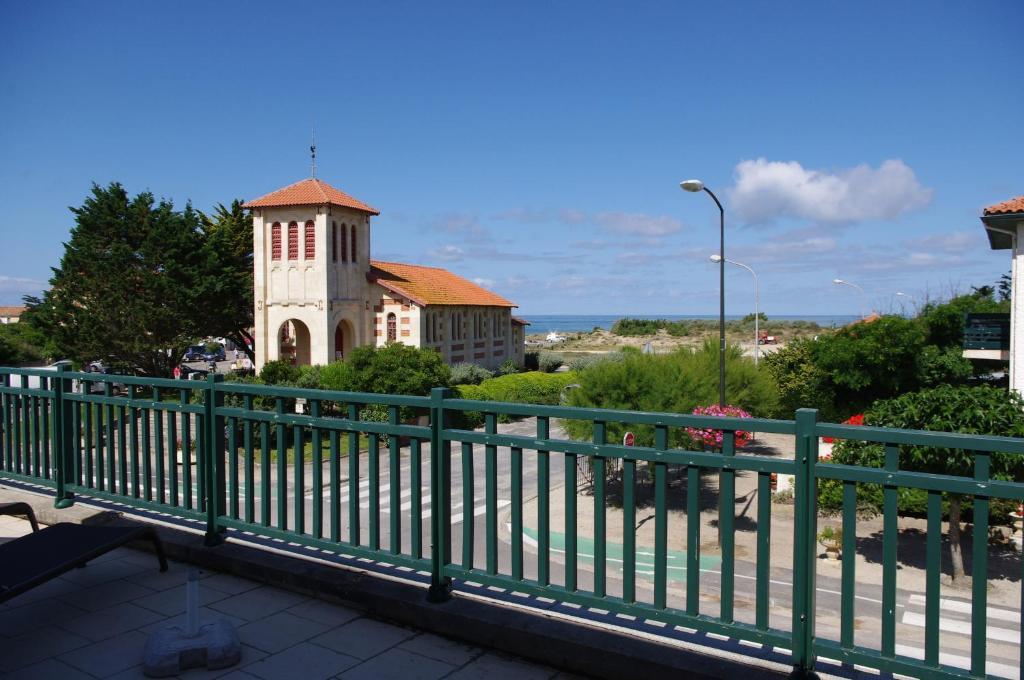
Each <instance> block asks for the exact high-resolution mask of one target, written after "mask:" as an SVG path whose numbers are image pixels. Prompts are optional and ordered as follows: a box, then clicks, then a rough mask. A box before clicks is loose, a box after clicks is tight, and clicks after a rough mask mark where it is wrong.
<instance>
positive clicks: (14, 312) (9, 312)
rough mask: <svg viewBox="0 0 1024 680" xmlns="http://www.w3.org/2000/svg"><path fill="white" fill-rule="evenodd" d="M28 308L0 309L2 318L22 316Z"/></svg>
mask: <svg viewBox="0 0 1024 680" xmlns="http://www.w3.org/2000/svg"><path fill="white" fill-rule="evenodd" d="M26 309H28V307H0V316H21V315H22V314H23V313H24V312H25V310H26Z"/></svg>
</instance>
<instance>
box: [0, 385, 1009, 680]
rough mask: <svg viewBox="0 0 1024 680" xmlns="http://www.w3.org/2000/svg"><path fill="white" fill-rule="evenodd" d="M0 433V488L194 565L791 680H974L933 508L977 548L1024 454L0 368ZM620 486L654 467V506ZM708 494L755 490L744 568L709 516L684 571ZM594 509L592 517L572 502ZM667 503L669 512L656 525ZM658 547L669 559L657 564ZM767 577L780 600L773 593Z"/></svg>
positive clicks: (870, 437)
mask: <svg viewBox="0 0 1024 680" xmlns="http://www.w3.org/2000/svg"><path fill="white" fill-rule="evenodd" d="M115 386H117V388H115ZM122 386H123V388H122ZM122 391H123V393H121V392H122ZM297 404H302V405H303V407H302V408H301V409H298V408H296V405H297ZM298 411H301V412H298ZM469 413H483V414H484V424H483V427H482V428H481V429H468V428H462V427H460V425H459V423H460V422H465V416H466V414H469ZM509 417H511V418H533V419H535V422H536V430H535V431H533V432H530V433H528V434H512V433H510V432H504V433H501V432H499V427H498V424H499V419H505V418H509ZM567 420H574V421H581V422H585V423H587V424H588V427H589V429H590V432H591V436H590V438H589V441H579V440H573V439H569V438H567V437H553V436H552V430H553V427H554V426H555V425H556V424H557V423H558V422H559V421H567ZM0 425H2V430H0V478H9V479H13V480H20V481H23V482H28V483H32V484H36V485H43V486H48V487H51V488H52V489H53V490H54V492H55V494H56V503H57V505H58V506H61V507H63V506H66V505H69V504H71V503H72V502H74V498H75V497H76V495H81V496H87V497H93V498H99V499H106V500H111V501H115V502H118V503H124V504H127V505H130V506H133V507H138V508H143V509H148V510H151V511H155V512H159V513H166V514H171V515H176V516H180V517H183V518H186V519H189V520H192V521H194V522H197V523H200V524H201V525H204V526H205V531H206V537H207V542H208V543H209V544H210V545H215V544H216V543H218V542H219V541H220V540H221V538H222V536H223V534H224V532H225V530H227V529H236V530H239V531H242V532H251V533H253V534H257V535H260V536H264V537H268V538H271V539H278V540H281V541H285V542H289V543H297V544H300V545H306V546H312V547H316V548H320V549H323V550H328V551H331V552H336V553H342V554H346V555H352V556H355V557H361V558H368V559H372V560H378V561H382V562H387V563H390V564H394V565H397V566H399V567H404V568H410V569H413V570H417V571H422V572H425V573H429V574H430V579H431V587H430V590H429V594H428V597H429V598H430V599H432V600H443V599H445V598H446V597H447V596H448V592H449V591H450V589H451V588H452V583H453V579H459V580H462V581H466V582H471V583H476V584H482V585H484V586H490V587H497V588H502V589H506V590H508V591H512V592H517V593H526V594H530V595H535V596H538V597H543V598H551V599H554V600H559V601H562V602H566V603H570V604H572V605H577V606H581V607H589V608H594V609H598V610H603V611H609V612H614V613H616V614H619V615H623V616H627V617H636V618H639V619H647V620H651V621H657V622H661V623H663V624H666V625H670V626H680V627H683V628H686V629H693V630H697V631H700V632H702V633H707V634H715V635H721V636H726V637H728V638H732V639H737V640H743V641H746V642H747V643H754V644H756V645H764V646H767V647H770V648H776V649H786V650H789V653H790V654H791V658H792V662H793V665H794V667H795V668H796V669H798V670H799V671H801V672H808V671H810V670H812V669H813V668H814V667H815V664H816V660H817V659H818V658H819V657H825V658H829V659H833V660H837V661H839V662H843V663H850V664H859V665H864V666H869V667H872V668H877V669H880V670H882V671H889V672H896V673H905V674H909V675H914V676H922V677H972V678H981V677H985V675H986V670H987V669H986V665H987V664H986V661H987V647H986V640H987V632H988V631H987V626H988V622H987V617H986V609H987V604H988V590H987V588H988V581H987V578H986V575H987V567H988V560H989V549H988V545H987V541H986V540H977V541H974V543H973V547H972V549H971V556H972V560H971V561H972V569H971V571H972V573H973V574H974V575H975V576H976V578H975V579H974V580H973V584H972V589H971V595H972V604H971V622H970V627H971V636H970V663H969V665H970V668H969V669H964V668H957V667H954V666H950V665H945V664H942V663H940V642H941V638H940V610H939V602H940V575H941V573H942V572H941V559H940V549H941V522H942V498H943V494H949V493H955V494H960V495H963V496H967V497H970V498H971V499H972V500H973V510H972V511H973V525H974V529H973V531H974V535H975V536H983V537H987V535H988V529H989V520H990V501H991V499H1011V500H1013V501H1017V502H1020V501H1021V500H1024V483H1021V480H1016V481H1013V482H1008V481H996V480H992V479H990V475H989V459H990V456H991V454H992V453H994V452H1004V453H1011V454H1024V440H1021V439H1016V438H1004V437H985V436H969V435H959V434H948V433H936V432H922V431H905V430H889V429H882V428H873V427H854V426H844V425H833V424H827V423H819V422H817V414H816V412H815V411H812V410H806V409H805V410H800V411H798V412H797V413H796V418H795V420H765V419H736V418H715V417H708V416H693V415H674V414H664V413H640V412H632V411H616V410H604V409H580V408H569V407H554V406H532V405H523V404H507V403H498V402H480V401H467V400H460V399H455V398H453V397H452V394H451V393H450V392H449V391H448V390H444V389H441V388H438V389H435V390H434V391H433V392H432V393H431V395H430V396H428V397H409V396H394V395H377V394H364V393H348V392H327V391H319V390H304V389H296V388H284V387H272V386H262V385H251V384H243V383H230V382H222V380H221V376H216V375H212V376H209V378H208V379H207V380H205V381H181V380H167V379H153V378H137V377H128V376H109V375H98V374H92V373H76V372H71V371H68V370H66V369H65V368H64V367H59V368H58V370H57V371H48V370H39V369H7V368H0ZM611 425H625V426H626V427H627V428H634V429H639V428H649V429H650V431H652V432H653V439H652V443H653V445H652V446H646V447H645V446H638V447H627V446H623V445H620V444H617V443H612V442H609V441H608V431H609V426H611ZM688 427H691V428H692V427H697V428H714V429H720V430H722V431H723V432H724V437H723V445H722V450H721V451H720V452H709V451H689V450H683V449H678V448H673V447H671V446H670V442H671V441H673V435H674V434H678V432H679V431H680V430H681V429H683V428H688ZM739 430H743V431H751V430H753V431H756V432H758V433H774V434H778V435H784V436H787V437H793V441H794V450H795V457H794V458H782V457H778V456H771V455H751V454H750V453H748V452H746V451H742V450H741V451H737V446H736V432H737V431H739ZM822 436H829V437H836V438H843V439H854V440H861V441H869V442H877V443H880V444H882V445H883V446H884V447H885V451H886V456H885V465H884V467H883V468H868V467H855V466H847V465H838V464H831V463H829V464H822V463H819V460H818V441H819V437H822ZM193 442H195V447H194V448H195V458H196V460H195V464H194V465H193V464H192V463H191V461H190V451H191V450H192V448H193V446H192V443H193ZM908 445H926V446H935V447H941V448H951V449H963V450H968V451H971V452H973V455H974V460H975V474H974V476H973V478H970V479H968V478H963V477H956V476H950V475H935V474H925V473H918V472H911V471H906V470H901V469H900V467H899V451H900V447H901V446H908ZM559 457H561V461H559V460H558V458H559ZM552 458H554V460H552ZM581 459H586V461H587V462H589V464H590V465H591V466H592V470H593V485H592V486H593V488H592V489H590V490H589V491H590V493H591V494H592V498H591V499H589V500H588V499H587V498H585V497H582V498H581V496H580V491H581V490H580V489H579V488H578V482H577V474H576V471H577V469H578V466H579V463H580V461H581ZM559 462H561V465H559ZM641 466H642V468H641ZM613 467H614V469H615V470H616V472H615V474H614V475H613V474H610V472H611V470H612V469H613ZM638 468H640V469H642V470H644V471H645V470H647V469H649V470H650V482H649V487H648V486H647V485H646V484H642V483H641V482H640V478H641V475H640V474H638V472H639V471H641V470H640V469H638ZM706 473H713V474H715V475H717V476H718V478H719V480H720V482H719V493H721V494H722V495H723V496H724V497H726V498H732V497H735V493H736V483H737V478H738V476H743V478H744V479H748V478H749V479H751V480H752V481H754V484H753V491H754V495H756V501H757V502H756V506H755V507H754V517H753V524H754V525H755V526H756V530H755V540H754V544H753V545H754V547H753V550H752V554H750V552H751V551H749V550H746V549H745V548H742V547H741V546H738V544H737V540H736V537H737V530H738V525H737V515H736V513H735V511H734V512H728V513H724V514H722V515H721V516H719V517H718V531H719V535H720V536H719V542H720V545H719V546H718V547H717V548H714V549H713V550H712V551H713V552H714V555H713V558H714V560H716V562H715V565H716V568H709V567H708V566H707V565H706V564H705V563H704V562H703V560H704V559H705V558H706V557H708V556H702V555H701V541H702V539H703V540H707V539H708V538H710V537H702V535H701V534H702V525H703V524H704V522H703V520H702V518H701V511H702V505H701V493H700V489H701V487H702V484H704V483H705V482H704V481H703V480H704V477H706V476H707V474H706ZM673 474H675V476H676V481H675V486H673V483H672V482H671V481H670V480H671V477H672V475H673ZM775 475H779V476H792V478H793V491H794V493H793V500H794V505H793V511H792V533H793V540H792V548H791V549H787V550H786V552H785V554H778V553H779V551H778V550H777V549H774V550H773V543H772V526H773V514H775V513H777V512H778V509H777V507H776V508H773V505H772V502H771V486H772V477H773V476H775ZM821 480H835V481H836V482H837V483H839V484H841V486H842V506H843V512H842V518H841V522H842V528H843V546H842V548H843V549H842V562H841V565H840V567H839V568H840V570H841V576H840V583H841V587H840V589H839V594H838V600H839V602H838V612H836V613H835V614H837V615H836V616H831V617H830V618H835V619H836V620H837V622H838V626H832V627H828V626H823V625H819V622H817V621H816V620H815V613H816V610H817V609H818V604H817V602H818V589H817V586H816V578H817V576H818V572H819V570H820V567H819V563H818V559H817V550H816V548H815V544H816V536H817V530H818V513H817V508H816V501H817V489H818V483H819V481H821ZM859 484H874V485H879V486H881V487H882V489H883V491H882V495H883V512H882V536H881V539H882V550H881V558H880V560H881V588H880V590H881V598H880V601H881V614H880V621H879V624H880V635H879V636H878V644H877V645H872V644H869V643H871V642H873V640H872V639H864V635H863V633H861V634H858V632H857V631H858V629H859V627H860V626H859V623H858V619H857V611H856V609H855V597H856V596H855V593H856V591H857V588H858V581H857V578H856V577H857V560H856V557H857V544H856V539H857V525H858V518H857V507H856V504H857V488H858V485H859ZM559 486H561V487H562V488H561V490H559ZM900 488H912V489H921V490H924V491H925V492H926V493H927V499H928V500H927V520H926V521H927V534H926V539H925V542H926V548H925V550H926V556H925V575H926V577H925V596H926V612H925V630H924V649H923V654H922V656H923V658H922V659H916V658H911V657H909V656H906V655H904V654H900V653H898V651H899V649H898V646H897V644H896V639H897V628H898V619H897V616H896V611H897V593H898V591H897V568H898V563H897V551H896V549H897V544H898V536H899V533H898V529H899V526H898V524H897V512H898V507H897V492H898V489H900ZM641 491H642V492H643V493H646V494H649V495H650V496H651V500H652V501H653V515H652V516H648V517H645V518H643V519H642V520H641V521H640V522H639V524H644V523H645V522H646V521H650V522H653V531H652V534H653V546H649V547H647V546H640V545H638V536H639V533H638V531H637V529H636V527H637V526H638V509H640V508H641V503H640V500H641V499H640V495H641ZM680 494H684V496H685V499H684V497H683V495H680ZM613 495H615V498H616V502H617V503H618V504H620V505H621V516H622V520H621V528H619V531H620V533H621V540H612V539H610V538H609V535H610V534H611V533H613V528H614V527H618V525H619V522H618V519H617V513H616V514H615V515H612V516H610V515H609V510H608V508H609V505H610V502H611V500H612V496H613ZM677 496H678V497H677ZM591 500H592V506H590V507H589V508H588V507H587V506H586V505H580V504H581V503H587V504H590V502H591ZM673 502H677V503H679V507H678V510H679V511H678V512H672V511H670V506H671V504H672V503H673ZM478 503H482V504H481V505H479V506H478V505H477V504H478ZM460 507H461V512H456V510H458V509H459V508H460ZM506 507H507V510H506V509H505V508H506ZM727 507H735V506H729V505H728V504H727ZM528 508H533V509H531V510H529V512H528V511H527V510H528ZM559 509H560V512H559ZM644 512H645V513H647V512H648V511H647V510H646V509H645V510H644ZM385 514H386V515H387V518H386V520H385V518H384V517H383V516H384V515H385ZM558 514H560V515H561V519H560V520H559V518H558V517H557V515H558ZM478 515H479V516H480V517H481V520H480V521H479V522H477V521H476V519H475V518H476V517H477V516H478ZM787 521H788V520H787ZM531 522H533V526H530V523H531ZM587 526H592V530H590V531H587V530H586V527H587ZM787 526H788V525H787ZM581 527H582V528H581ZM748 530H749V529H748ZM478 534H479V535H478ZM670 537H676V541H675V542H676V543H677V544H678V543H679V542H680V541H681V542H682V543H683V544H685V546H686V549H685V551H682V552H680V551H678V550H673V549H671V548H670V545H671V544H672V541H670V540H669V539H670ZM528 543H529V549H528V547H527V544H528ZM478 548H480V549H479V550H478ZM682 553H685V554H682ZM780 570H783V571H785V573H786V574H788V575H790V576H791V583H789V582H784V581H780V577H779V574H780V573H781V572H780ZM977 576H981V578H977ZM739 581H742V584H743V588H740V589H739V591H740V597H738V596H737V592H738V589H737V584H738V582H739ZM747 584H750V587H749V588H747ZM748 591H749V592H748ZM775 599H781V600H788V601H789V603H790V606H789V607H788V612H787V611H786V608H785V607H783V608H782V609H781V611H780V608H778V607H773V604H772V603H773V600H775ZM1004 604H1005V603H1004ZM836 629H837V630H838V634H837V635H834V632H835V631H836ZM832 637H834V638H835V639H832ZM943 651H945V650H943ZM1019 663H1020V661H1019V660H1018V664H1019Z"/></svg>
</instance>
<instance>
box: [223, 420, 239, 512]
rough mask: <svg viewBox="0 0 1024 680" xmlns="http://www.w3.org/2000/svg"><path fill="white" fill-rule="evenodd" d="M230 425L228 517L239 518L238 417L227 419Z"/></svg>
mask: <svg viewBox="0 0 1024 680" xmlns="http://www.w3.org/2000/svg"><path fill="white" fill-rule="evenodd" d="M225 420H226V422H227V425H228V442H227V444H228V512H227V514H228V517H230V518H231V519H238V494H239V491H240V489H239V485H238V418H235V417H233V416H232V417H231V418H226V419H225Z"/></svg>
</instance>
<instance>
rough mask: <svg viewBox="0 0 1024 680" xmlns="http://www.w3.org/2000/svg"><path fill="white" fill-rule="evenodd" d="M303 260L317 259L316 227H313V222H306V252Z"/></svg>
mask: <svg viewBox="0 0 1024 680" xmlns="http://www.w3.org/2000/svg"><path fill="white" fill-rule="evenodd" d="M303 259H305V260H313V259H316V227H315V226H313V220H308V221H307V222H306V251H305V254H304V255H303Z"/></svg>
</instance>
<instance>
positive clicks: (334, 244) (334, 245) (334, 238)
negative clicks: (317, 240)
mask: <svg viewBox="0 0 1024 680" xmlns="http://www.w3.org/2000/svg"><path fill="white" fill-rule="evenodd" d="M337 261H338V223H337V222H334V221H332V222H331V262H337Z"/></svg>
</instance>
